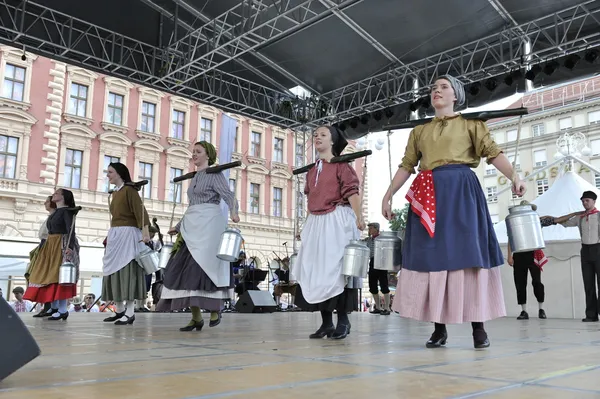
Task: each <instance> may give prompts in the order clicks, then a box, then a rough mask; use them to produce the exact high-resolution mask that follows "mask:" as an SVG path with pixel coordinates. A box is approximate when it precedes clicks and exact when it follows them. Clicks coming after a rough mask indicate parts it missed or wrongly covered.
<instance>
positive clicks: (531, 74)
mask: <svg viewBox="0 0 600 399" xmlns="http://www.w3.org/2000/svg"><path fill="white" fill-rule="evenodd" d="M540 72H542V67H541V66H539V65H534V66H532V67H531V69H530V70H528V71H527V72H526V73H525V79H527V80H530V81H532V82H533V80H534V79H535V77H536V76H537V75H538V74H539V73H540Z"/></svg>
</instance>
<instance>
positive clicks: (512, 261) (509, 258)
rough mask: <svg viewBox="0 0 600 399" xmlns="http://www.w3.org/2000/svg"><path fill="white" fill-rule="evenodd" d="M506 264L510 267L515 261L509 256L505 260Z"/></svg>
mask: <svg viewBox="0 0 600 399" xmlns="http://www.w3.org/2000/svg"><path fill="white" fill-rule="evenodd" d="M506 263H508V265H509V266H511V267H512V266H514V264H515V260H514V259H513V257H512V256H509V257H508V259H507V260H506Z"/></svg>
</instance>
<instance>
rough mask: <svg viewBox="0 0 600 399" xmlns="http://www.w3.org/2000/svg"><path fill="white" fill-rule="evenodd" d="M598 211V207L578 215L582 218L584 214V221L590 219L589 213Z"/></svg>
mask: <svg viewBox="0 0 600 399" xmlns="http://www.w3.org/2000/svg"><path fill="white" fill-rule="evenodd" d="M598 212H600V211H598V209H596V208H594V209H592V210H590V211H586V212H585V213H584V214H583V215H581V216H580V217H581V218H583V217H584V216H585V221H586V222H587V221H588V220H590V215H593V214H594V213H598Z"/></svg>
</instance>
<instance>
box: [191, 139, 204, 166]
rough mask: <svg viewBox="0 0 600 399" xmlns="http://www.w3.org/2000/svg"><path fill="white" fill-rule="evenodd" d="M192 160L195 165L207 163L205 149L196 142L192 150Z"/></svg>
mask: <svg viewBox="0 0 600 399" xmlns="http://www.w3.org/2000/svg"><path fill="white" fill-rule="evenodd" d="M192 161H193V162H194V165H196V166H203V165H206V164H207V163H208V155H207V154H206V150H205V149H204V147H202V146H201V145H200V144H196V145H195V146H194V151H193V152H192Z"/></svg>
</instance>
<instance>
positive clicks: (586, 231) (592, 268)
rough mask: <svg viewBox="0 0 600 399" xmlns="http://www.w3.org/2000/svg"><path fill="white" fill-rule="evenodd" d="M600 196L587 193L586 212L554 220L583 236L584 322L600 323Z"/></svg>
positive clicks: (584, 196) (583, 202)
mask: <svg viewBox="0 0 600 399" xmlns="http://www.w3.org/2000/svg"><path fill="white" fill-rule="evenodd" d="M597 198H598V196H597V195H596V193H594V192H593V191H585V192H584V193H583V195H582V196H581V204H582V205H583V208H584V209H585V211H582V212H573V213H570V214H568V215H565V216H561V217H559V218H553V223H554V224H561V225H562V226H564V227H578V228H579V234H580V236H581V274H582V276H583V289H584V291H585V318H584V319H582V320H581V321H583V322H594V321H598V313H599V312H600V301H599V299H598V291H597V289H596V281H598V286H599V287H600V213H598V210H597V209H596V199H597Z"/></svg>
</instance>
